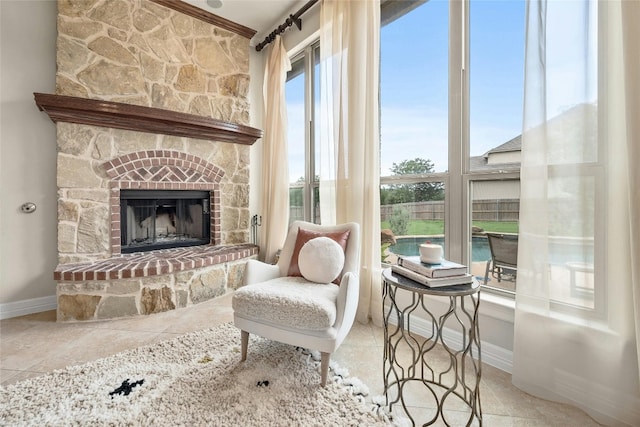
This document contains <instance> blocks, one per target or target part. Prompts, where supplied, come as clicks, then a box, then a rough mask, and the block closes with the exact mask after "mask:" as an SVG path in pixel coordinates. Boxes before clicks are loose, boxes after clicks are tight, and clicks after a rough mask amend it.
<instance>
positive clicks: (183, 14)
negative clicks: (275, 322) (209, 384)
mask: <svg viewBox="0 0 640 427" xmlns="http://www.w3.org/2000/svg"><path fill="white" fill-rule="evenodd" d="M57 28H58V39H57V43H56V46H57V64H56V65H57V72H56V93H55V94H54V95H44V94H35V95H36V104H37V105H38V107H39V108H40V109H41V110H43V111H45V112H46V113H47V114H48V115H49V117H50V118H51V119H52V120H53V121H54V122H55V123H56V131H57V138H56V139H57V151H58V154H57V185H58V212H57V214H58V263H59V264H58V266H57V268H56V270H55V272H54V273H53V276H54V279H55V280H56V282H57V298H58V310H57V316H58V321H92V320H102V319H114V318H126V317H130V316H139V315H150V314H153V313H158V312H162V311H167V310H173V309H177V308H181V307H188V306H190V305H193V304H198V303H200V302H202V301H206V300H208V299H211V298H214V297H216V296H219V295H223V294H225V293H226V292H228V291H230V290H232V289H235V288H237V287H238V286H240V285H241V281H242V276H243V273H244V266H245V263H246V261H247V260H248V259H250V258H255V257H257V254H258V247H257V246H255V245H254V244H251V243H248V242H249V236H250V234H251V233H250V214H249V171H250V152H249V151H250V150H249V149H250V147H249V146H250V145H251V144H253V143H254V142H255V141H256V139H258V138H260V137H261V136H262V131H260V130H258V129H254V128H251V127H249V126H248V123H249V122H250V120H249V100H248V88H249V80H250V78H249V76H250V74H249V39H250V38H251V37H252V36H253V34H254V33H255V31H253V30H251V29H248V28H246V27H242V26H239V25H238V24H235V23H232V22H228V21H225V20H223V19H222V18H220V17H216V16H215V15H211V14H207V13H205V12H203V11H202V10H200V9H195V8H193V7H191V6H190V5H188V4H187V3H185V2H174V1H166V0H126V1H125V0H87V1H81V2H69V1H67V0H59V1H58V19H57ZM122 189H154V190H200V191H203V190H204V191H209V192H210V196H211V197H210V200H211V202H210V208H211V224H210V225H211V242H210V244H209V245H203V246H195V247H188V248H173V249H163V250H157V251H149V252H142V253H132V254H122V253H121V250H120V249H121V246H120V210H119V203H120V201H119V198H120V190H122Z"/></svg>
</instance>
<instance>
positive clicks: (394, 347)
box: [382, 268, 482, 426]
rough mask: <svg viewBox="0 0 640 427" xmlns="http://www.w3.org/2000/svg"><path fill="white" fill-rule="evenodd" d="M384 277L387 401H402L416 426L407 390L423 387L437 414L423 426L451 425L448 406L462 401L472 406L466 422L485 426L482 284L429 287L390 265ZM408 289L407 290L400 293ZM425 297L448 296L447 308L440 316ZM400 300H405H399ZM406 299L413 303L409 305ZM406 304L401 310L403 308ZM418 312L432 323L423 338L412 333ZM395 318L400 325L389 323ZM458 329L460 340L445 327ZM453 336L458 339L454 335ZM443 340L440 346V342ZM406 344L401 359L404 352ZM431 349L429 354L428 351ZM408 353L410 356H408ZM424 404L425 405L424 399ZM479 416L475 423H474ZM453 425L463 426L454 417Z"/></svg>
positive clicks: (390, 404) (468, 406)
mask: <svg viewBox="0 0 640 427" xmlns="http://www.w3.org/2000/svg"><path fill="white" fill-rule="evenodd" d="M382 278H383V302H384V304H383V306H384V307H385V308H387V309H388V310H386V311H387V312H386V313H384V342H385V348H384V366H383V371H384V372H383V374H384V389H385V397H386V403H387V405H388V407H389V409H390V410H391V409H392V408H393V405H397V404H399V405H401V406H402V408H403V410H404V412H405V413H406V415H407V416H408V417H409V418H410V419H411V422H412V423H413V425H415V424H416V421H415V420H414V418H413V417H412V416H411V414H410V413H409V410H408V408H407V407H408V406H411V405H408V404H407V397H408V396H407V395H406V394H405V388H410V389H411V392H413V390H414V389H413V388H412V387H413V386H414V385H416V386H418V385H419V386H424V390H425V392H426V393H421V394H426V395H428V396H430V398H432V399H433V404H434V405H433V407H434V411H435V415H434V416H433V417H432V419H430V420H428V421H426V422H425V423H424V424H422V425H431V424H434V423H435V422H436V421H438V420H439V419H440V420H442V421H444V423H445V424H446V425H447V426H451V425H452V424H450V422H449V421H447V419H446V414H445V409H449V407H451V409H455V410H457V411H459V408H460V402H461V403H463V404H464V405H465V407H466V408H467V410H470V412H469V417H468V419H467V420H466V422H465V423H466V424H465V425H467V426H471V425H480V426H481V425H482V408H481V406H480V377H481V354H480V333H479V329H478V307H479V305H480V285H479V283H478V282H477V281H475V280H474V282H473V283H472V284H470V285H461V286H449V287H442V288H428V287H426V286H423V285H421V284H418V283H416V282H414V281H412V280H410V279H407V278H405V277H403V276H400V275H397V274H396V273H392V272H391V269H390V268H389V269H386V270H384V271H383V274H382ZM398 290H404V292H402V291H401V292H398ZM424 295H433V296H438V297H446V298H448V300H449V307H448V309H447V310H446V312H445V313H444V314H442V315H441V316H438V317H437V318H436V316H435V315H434V314H432V312H431V311H430V310H429V309H428V307H427V306H426V305H425V303H424ZM400 300H402V301H400ZM406 301H409V303H408V304H407V303H406ZM399 304H402V308H401V307H399ZM416 310H418V312H419V313H420V314H421V315H422V316H421V317H424V314H426V315H427V321H430V322H431V333H430V335H429V336H425V337H421V336H418V335H415V333H412V332H411V319H412V315H413V314H414V312H416ZM391 320H396V321H397V325H394V324H392V323H391V322H390V321H391ZM444 329H447V330H448V331H451V330H453V331H458V332H459V333H460V335H461V336H460V339H458V338H456V334H455V332H454V333H453V334H452V335H447V337H445V336H443V330H444ZM451 336H453V337H454V338H450V337H451ZM438 344H440V345H438ZM400 348H402V349H403V351H402V358H404V359H405V360H400V359H401V356H400V354H399V353H400V351H399V349H400ZM430 352H431V353H430ZM408 355H409V356H410V360H406V359H407V357H408ZM420 406H424V402H421V405H420ZM474 420H475V423H474ZM453 425H456V426H457V425H461V424H460V421H459V420H458V421H456V423H455V424H453Z"/></svg>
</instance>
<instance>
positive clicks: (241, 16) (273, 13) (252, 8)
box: [184, 0, 308, 45]
mask: <svg viewBox="0 0 640 427" xmlns="http://www.w3.org/2000/svg"><path fill="white" fill-rule="evenodd" d="M184 1H185V2H186V3H189V4H192V5H194V6H197V7H199V8H201V9H203V10H206V11H207V12H210V13H213V14H214V15H218V16H221V17H223V18H225V19H228V20H230V21H233V22H235V23H237V24H241V25H244V26H245V27H249V28H251V29H254V30H256V31H257V34H256V36H255V37H254V38H253V39H252V45H255V44H257V43H259V42H260V41H262V39H264V37H265V36H266V35H267V34H269V33H270V32H271V31H273V30H274V29H275V28H276V27H277V26H278V25H280V24H282V23H283V22H284V20H285V19H286V18H287V17H288V16H289V14H291V13H295V12H296V11H297V10H298V9H300V8H301V7H302V6H304V5H305V3H307V1H308V0H217V1H216V0H209V1H208V2H207V0H184ZM216 2H217V3H222V7H220V8H213V7H211V6H209V4H208V3H216Z"/></svg>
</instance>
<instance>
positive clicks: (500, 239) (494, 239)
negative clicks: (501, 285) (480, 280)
mask: <svg viewBox="0 0 640 427" xmlns="http://www.w3.org/2000/svg"><path fill="white" fill-rule="evenodd" d="M486 234H487V239H488V240H489V249H490V250H491V259H490V260H488V261H487V269H486V271H485V274H484V284H485V285H486V284H487V282H488V281H489V276H491V277H494V278H496V279H498V282H500V281H502V279H503V276H505V275H509V276H511V277H512V278H513V280H515V278H516V274H517V271H518V235H517V234H498V233H486Z"/></svg>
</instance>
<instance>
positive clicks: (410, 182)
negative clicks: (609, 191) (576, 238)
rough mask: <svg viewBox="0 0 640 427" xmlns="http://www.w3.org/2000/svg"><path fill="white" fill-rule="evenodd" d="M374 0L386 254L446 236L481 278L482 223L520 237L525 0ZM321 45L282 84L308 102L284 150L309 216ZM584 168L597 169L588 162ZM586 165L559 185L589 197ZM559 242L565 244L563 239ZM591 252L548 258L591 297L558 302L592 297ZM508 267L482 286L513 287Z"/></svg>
mask: <svg viewBox="0 0 640 427" xmlns="http://www.w3.org/2000/svg"><path fill="white" fill-rule="evenodd" d="M381 8H382V10H381V17H382V25H383V27H382V29H381V63H380V79H381V82H380V102H381V106H380V107H381V109H380V126H381V129H380V135H381V147H380V174H381V179H380V183H381V187H380V203H381V206H380V215H381V225H382V228H383V230H385V231H384V232H383V238H382V242H381V244H382V250H383V262H388V263H391V262H394V259H395V257H397V256H398V255H409V254H417V253H418V249H417V248H418V245H419V243H422V242H423V241H425V240H432V241H435V242H441V243H442V244H443V245H444V249H445V256H446V257H447V258H449V259H451V260H454V261H458V262H462V263H464V264H467V265H469V266H470V267H471V271H472V273H473V274H474V275H475V276H476V277H478V278H479V279H480V281H481V282H482V283H484V279H485V276H486V272H487V263H488V261H489V259H491V252H490V248H489V245H488V241H487V236H486V235H487V233H491V232H493V233H501V234H508V235H512V236H513V237H516V236H518V233H519V232H520V226H519V210H520V154H521V133H522V125H523V124H522V117H523V107H522V105H523V93H524V46H525V40H524V34H525V1H524V0H514V1H510V2H504V1H499V0H496V1H493V0H470V1H468V2H452V1H447V0H429V1H421V0H417V1H403V2H384V3H383V4H382V5H381ZM496 23H499V25H497V24H496ZM318 51H319V47H318V46H317V45H314V46H311V47H309V48H307V49H306V50H305V51H304V52H302V53H301V54H299V55H298V56H297V57H296V58H295V61H296V64H297V65H295V66H294V70H293V71H292V72H291V73H290V75H289V77H288V83H287V84H288V86H287V90H289V85H290V86H291V87H292V88H294V87H295V89H294V90H296V91H297V92H298V95H297V99H299V100H300V102H303V101H302V100H303V99H304V104H305V107H304V108H303V107H302V106H300V107H299V109H298V110H297V112H293V110H292V113H291V114H290V116H289V126H290V128H291V129H293V127H294V126H300V130H299V131H298V134H299V136H298V137H297V138H295V139H296V141H297V142H296V143H298V144H299V146H298V154H297V155H295V156H294V153H292V154H291V156H292V157H291V158H290V162H291V165H290V166H291V168H292V170H294V169H296V168H298V170H299V172H298V173H297V174H295V176H292V177H291V179H292V181H291V191H292V200H293V197H294V196H293V195H294V193H295V194H296V195H295V198H296V203H295V204H294V203H292V219H293V218H302V217H304V218H305V219H309V220H313V221H316V222H319V218H318V212H316V210H315V209H314V208H313V207H315V206H317V203H318V197H317V195H318V193H317V187H318V182H317V179H316V178H315V172H314V164H315V156H316V152H315V149H314V145H313V141H314V135H315V134H316V133H317V132H316V129H315V125H314V123H316V122H317V121H314V120H313V118H314V117H315V114H316V113H315V111H316V109H315V108H314V106H315V97H314V93H319V92H318V82H317V81H318V79H317V72H316V68H317V67H315V66H314V65H317V61H318V56H319V55H318ZM296 79H300V83H296V81H295V80H296ZM303 82H304V84H303ZM288 96H289V94H288ZM288 102H289V99H288ZM291 104H292V106H293V104H294V102H293V95H292V101H291ZM305 108H306V109H305ZM296 114H297V115H296ZM294 117H295V118H294ZM303 120H304V121H303ZM594 120H597V119H594ZM294 122H296V124H294ZM302 123H306V127H304V128H302ZM290 135H293V130H291V131H290ZM302 135H304V142H302ZM290 138H291V137H290ZM292 139H294V138H291V139H290V146H292V144H293V141H292ZM303 146H304V150H302V147H303ZM595 150H596V151H597V149H595ZM592 151H593V150H592ZM303 152H304V159H305V163H304V165H305V170H304V171H302V170H301V168H302V161H301V159H302V157H303V156H302V154H301V153H303ZM565 154H566V153H565ZM583 154H584V153H583ZM596 154H597V153H595V152H589V153H586V154H585V155H587V156H591V157H594V156H595V155H596ZM582 160H584V159H581V161H582ZM587 160H588V159H587ZM587 170H588V171H590V170H592V168H591V169H590V168H588V167H587V168H586V169H584V168H583V172H584V171H587ZM554 173H555V174H566V173H567V172H566V171H563V169H562V168H554V167H551V170H550V174H551V175H553V174H554ZM585 174H586V175H585ZM551 175H550V176H551ZM587 175H589V174H588V173H586V172H585V173H582V174H581V176H580V177H579V178H580V179H578V177H577V178H576V179H577V180H578V181H580V182H575V183H574V184H570V183H569V182H568V181H567V182H566V183H565V184H563V185H569V186H571V187H572V189H571V191H591V192H593V194H594V198H595V197H596V194H597V192H598V191H599V190H598V188H599V184H598V183H599V182H600V181H598V180H597V179H596V180H595V181H593V180H590V179H591V178H592V177H591V176H587ZM558 190H560V188H558ZM564 190H567V191H569V190H570V189H568V188H564ZM296 192H297V193H296ZM294 209H295V211H296V212H298V213H297V214H296V215H293V212H294ZM567 209H570V207H567ZM597 221H598V217H597V212H595V213H594V221H593V224H591V225H589V226H587V228H586V229H589V227H591V229H592V230H597V227H595V224H596V223H597ZM583 230H584V228H583ZM391 236H393V237H391ZM563 239H564V240H566V241H569V240H571V235H567V236H560V235H558V240H563ZM394 242H395V243H394ZM557 249H558V250H561V251H566V250H568V249H567V247H566V246H564V247H562V249H561V246H558V248H557ZM593 256H594V255H593V253H591V254H587V255H585V256H580V257H578V258H577V259H576V260H575V261H574V260H572V259H565V260H564V261H562V263H561V264H558V265H556V266H553V267H555V268H558V269H560V270H562V271H563V274H566V275H571V277H572V279H571V280H572V283H577V284H578V287H579V288H580V292H579V294H580V295H581V296H582V297H585V296H586V297H585V298H582V299H580V298H572V297H566V298H565V297H563V296H558V302H560V303H562V304H564V305H573V306H578V307H582V308H586V309H593V308H594V304H595V303H594V300H593V298H590V297H589V295H588V293H589V292H590V291H589V288H590V287H592V286H593V281H594V280H593V274H592V272H590V271H589V268H586V267H583V264H588V263H589V260H593ZM558 259H560V258H558ZM585 260H586V261H585ZM567 263H568V264H567ZM572 266H575V268H574V267H572ZM508 273H509V274H506V275H502V276H501V277H500V280H497V278H495V277H491V276H488V277H487V283H486V285H485V289H486V290H487V291H490V292H499V293H502V294H505V295H513V293H514V289H515V281H514V279H515V278H516V277H517V270H516V271H509V272H508ZM567 277H569V276H567ZM567 280H569V279H567ZM578 282H580V283H578ZM582 291H585V292H582ZM596 301H597V299H596Z"/></svg>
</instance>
